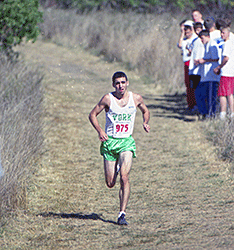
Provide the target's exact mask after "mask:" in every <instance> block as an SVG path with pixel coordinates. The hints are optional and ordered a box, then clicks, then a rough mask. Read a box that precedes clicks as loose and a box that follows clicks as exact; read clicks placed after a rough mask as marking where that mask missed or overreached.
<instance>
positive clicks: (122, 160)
mask: <svg viewBox="0 0 234 250" xmlns="http://www.w3.org/2000/svg"><path fill="white" fill-rule="evenodd" d="M132 155H133V154H132V152H131V151H125V152H122V153H120V155H119V165H120V190H119V199H120V212H121V211H123V212H125V210H126V207H127V203H128V199H129V196H130V183H129V173H130V170H131V166H132Z"/></svg>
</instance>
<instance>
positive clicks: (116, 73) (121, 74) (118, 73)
mask: <svg viewBox="0 0 234 250" xmlns="http://www.w3.org/2000/svg"><path fill="white" fill-rule="evenodd" d="M120 77H125V79H126V81H127V80H128V78H127V75H126V74H125V73H124V72H122V71H117V72H115V73H114V75H113V76H112V82H113V83H114V82H115V79H117V78H120Z"/></svg>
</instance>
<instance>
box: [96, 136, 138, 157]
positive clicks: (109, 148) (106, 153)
mask: <svg viewBox="0 0 234 250" xmlns="http://www.w3.org/2000/svg"><path fill="white" fill-rule="evenodd" d="M125 151H132V153H133V158H136V144H135V141H134V139H133V138H132V136H129V137H127V138H113V137H111V136H109V138H108V140H107V141H103V142H102V144H101V147H100V153H101V155H103V157H104V159H105V160H107V161H116V160H118V158H119V154H120V153H122V152H125Z"/></svg>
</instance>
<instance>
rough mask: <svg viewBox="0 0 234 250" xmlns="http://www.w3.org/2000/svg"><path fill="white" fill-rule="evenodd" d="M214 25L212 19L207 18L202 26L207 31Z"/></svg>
mask: <svg viewBox="0 0 234 250" xmlns="http://www.w3.org/2000/svg"><path fill="white" fill-rule="evenodd" d="M214 25H215V20H214V18H213V17H207V18H206V20H205V22H204V26H205V28H206V29H207V30H209V29H211V28H212V27H213V26H214Z"/></svg>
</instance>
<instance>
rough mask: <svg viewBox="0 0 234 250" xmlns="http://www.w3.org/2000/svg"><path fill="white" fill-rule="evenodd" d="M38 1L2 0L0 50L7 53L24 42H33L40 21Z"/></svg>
mask: <svg viewBox="0 0 234 250" xmlns="http://www.w3.org/2000/svg"><path fill="white" fill-rule="evenodd" d="M38 7H39V1H38V0H4V1H1V2H0V8H1V18H0V48H1V50H3V51H9V50H11V49H12V47H13V46H15V45H17V44H20V43H21V42H22V40H23V38H24V37H25V38H26V40H27V41H28V40H31V39H32V40H33V41H35V40H36V38H37V36H38V35H39V33H40V31H39V28H38V26H37V24H38V23H39V22H41V21H42V12H40V11H39V10H38Z"/></svg>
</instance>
